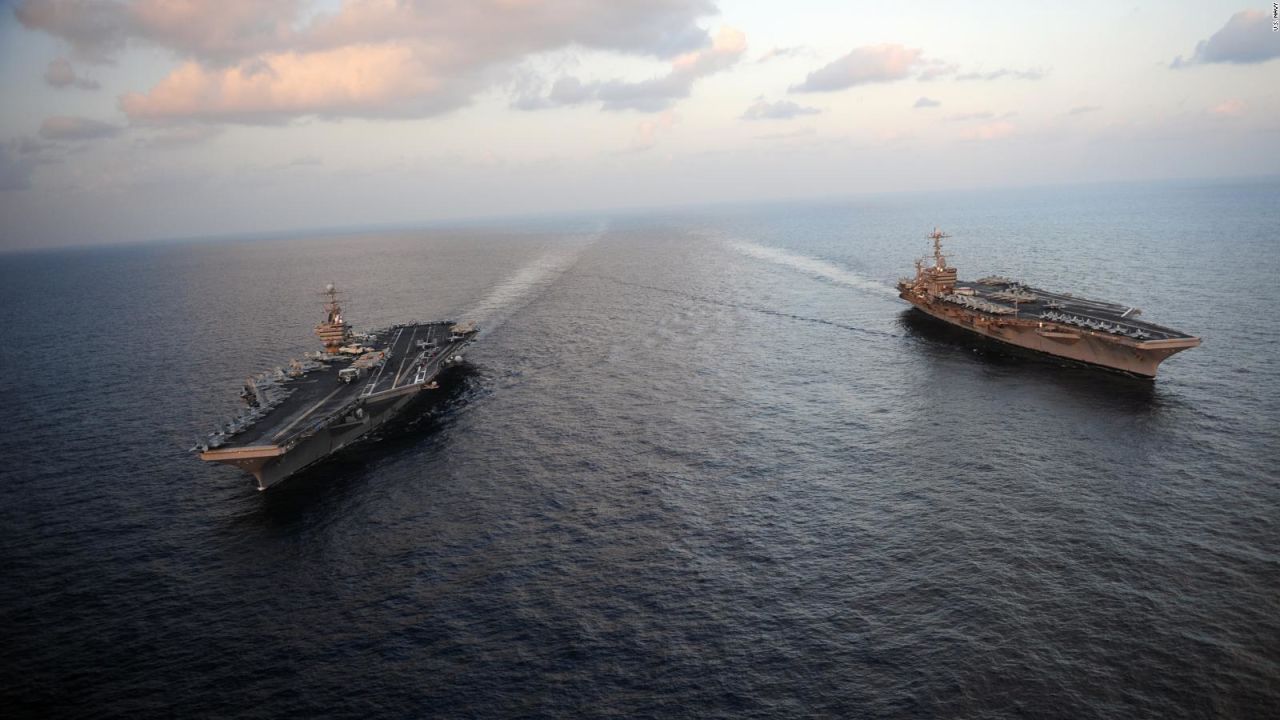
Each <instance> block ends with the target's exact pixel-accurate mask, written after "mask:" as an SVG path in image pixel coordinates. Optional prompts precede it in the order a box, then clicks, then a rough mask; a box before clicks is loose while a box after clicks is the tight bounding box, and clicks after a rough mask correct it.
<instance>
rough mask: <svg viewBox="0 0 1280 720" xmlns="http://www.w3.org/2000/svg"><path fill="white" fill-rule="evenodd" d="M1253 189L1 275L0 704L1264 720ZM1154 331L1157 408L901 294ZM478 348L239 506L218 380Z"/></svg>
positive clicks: (1036, 197)
mask: <svg viewBox="0 0 1280 720" xmlns="http://www.w3.org/2000/svg"><path fill="white" fill-rule="evenodd" d="M1277 208H1280V185H1278V184H1277V183H1275V182H1274V181H1271V182H1241V183H1178V184H1162V185H1120V186H1107V187H1091V188H1067V189H1045V190H1026V191H1008V192H987V193H963V194H957V195H908V196H886V197H881V198H867V199H861V200H856V201H841V202H830V203H815V204H807V205H777V206H763V207H741V208H730V207H726V208H717V209H713V210H704V211H688V212H683V213H678V214H670V215H661V214H651V215H636V216H614V217H597V218H587V219H581V220H563V221H541V222H538V223H530V224H529V225H526V226H523V227H516V226H509V227H502V228H498V227H495V228H487V229H486V228H478V227H471V228H467V229H455V230H450V229H431V230H419V231H396V232H390V231H388V232H381V233H372V234H366V235H344V236H306V237H298V238H295V239H286V240H280V239H276V240H270V241H260V242H251V241H245V242H226V241H224V242H207V243H187V244H161V245H145V246H134V247H119V248H108V249H93V250H76V251H59V252H47V253H37V254H22V255H5V256H0V327H3V328H4V338H5V339H4V342H3V343H0V359H2V361H3V363H2V372H0V397H3V398H5V399H6V408H5V414H4V416H5V421H4V423H3V428H4V429H3V432H0V467H2V468H3V471H2V472H3V480H2V481H0V543H2V545H0V550H2V556H0V633H2V634H3V635H2V637H0V639H2V640H3V653H0V657H2V658H3V660H0V678H2V679H0V687H2V688H3V691H2V696H0V700H2V701H3V705H2V707H3V708H4V710H3V713H2V714H5V715H9V716H20V715H77V716H103V717H107V716H119V717H140V716H237V717H281V716H301V717H306V716H337V717H353V716H371V715H377V716H392V717H425V716H440V717H572V716H592V717H599V716H625V717H633V716H656V717H733V718H738V717H797V716H826V717H990V718H1006V717H1061V718H1088V717H1160V718H1169V717H1276V716H1277V715H1278V714H1280V483H1278V473H1277V467H1280V401H1278V400H1277V387H1280V362H1278V361H1277V348H1280V321H1278V320H1277V319H1276V313H1277V311H1280V289H1278V288H1277V284H1276V278H1277V277H1280V262H1277V249H1278V248H1277V240H1276V230H1277V225H1278V224H1280V223H1277V217H1278V216H1277ZM935 224H936V225H938V226H941V227H943V228H944V229H946V230H948V231H950V232H952V233H954V234H955V235H956V238H955V240H954V241H952V243H951V248H952V252H951V256H952V257H953V259H954V261H955V263H956V264H957V265H958V266H959V267H960V268H961V272H962V275H963V276H967V277H976V276H979V275H985V274H988V273H993V272H999V273H1002V274H1007V275H1013V276H1017V277H1021V278H1022V279H1024V280H1026V281H1028V282H1030V283H1032V284H1035V285H1040V286H1044V287H1050V288H1055V289H1060V290H1066V291H1074V292H1077V293H1082V294H1090V295H1097V296H1102V297H1105V298H1108V299H1112V300H1115V301H1119V302H1126V303H1130V304H1133V305H1137V306H1140V307H1142V308H1143V309H1144V310H1145V314H1144V317H1145V318H1147V319H1149V320H1152V321H1154V322H1158V323H1163V324H1168V325H1172V326H1174V327H1177V328H1180V329H1183V330H1186V331H1190V332H1195V333H1198V334H1200V335H1202V336H1203V337H1204V340H1205V344H1204V346H1203V347H1201V348H1197V349H1194V350H1191V351H1188V352H1185V353H1182V354H1180V355H1177V356H1175V357H1174V358H1173V359H1171V360H1170V361H1168V362H1167V363H1166V364H1165V365H1164V366H1163V368H1162V370H1161V376H1160V378H1159V379H1158V380H1157V381H1156V382H1154V383H1148V382H1142V381H1135V380H1129V379H1126V378H1122V377H1115V376H1110V375H1105V374H1100V373H1098V372H1095V371H1088V370H1081V369H1071V368H1061V367H1058V366H1056V365H1054V364H1052V363H1048V362H1042V361H1037V360H1033V359H1028V358H1022V357H1011V356H1006V355H1004V354H1001V353H997V352H992V351H991V350H990V349H982V348H979V349H974V348H971V347H970V346H969V345H967V344H965V343H963V342H959V341H957V339H956V338H954V337H953V336H952V335H951V334H949V333H946V332H943V331H941V330H939V328H937V327H936V326H934V325H932V324H930V323H927V322H922V321H920V320H919V319H918V318H916V317H914V316H913V315H912V314H910V313H909V312H908V311H907V309H906V308H907V306H906V305H905V304H904V303H902V302H901V301H899V300H897V299H896V298H895V297H894V295H893V293H892V292H891V290H890V289H889V288H890V287H891V285H892V283H893V281H894V280H895V278H897V277H898V276H899V275H903V274H906V273H907V272H908V271H909V270H910V268H911V261H912V259H913V258H914V257H916V256H918V255H920V254H922V253H923V252H924V250H925V249H926V241H925V240H924V235H925V233H926V232H928V231H929V230H930V229H931V228H932V227H933V226H934V225H935ZM330 281H333V282H336V283H338V284H339V285H341V286H342V287H344V288H345V289H346V290H347V291H348V293H349V295H348V297H349V298H350V302H349V307H348V313H347V314H348V316H349V317H350V318H351V319H353V320H354V321H355V322H356V323H357V324H359V325H360V326H362V327H366V328H372V327H375V326H378V325H382V324H388V323H392V322H395V321H399V320H408V319H413V318H422V319H427V318H434V317H444V316H448V317H471V318H475V319H478V320H479V321H480V322H482V323H483V324H484V327H485V328H486V329H485V332H484V334H483V336H482V338H481V340H480V342H478V343H477V344H476V345H475V346H474V348H473V350H472V352H471V353H470V361H471V366H472V369H471V370H470V371H469V373H468V374H466V375H465V376H464V377H463V378H462V379H461V380H460V381H459V382H458V383H457V384H456V385H455V386H454V387H453V388H452V389H451V390H450V391H449V392H448V393H446V397H444V398H443V400H442V402H441V403H439V404H437V405H436V406H434V407H432V408H429V409H428V411H427V412H426V413H425V414H424V415H423V416H422V417H420V418H417V419H416V421H415V422H412V423H409V424H408V425H406V426H403V427H401V428H398V429H396V430H393V431H390V432H389V433H388V434H387V436H386V437H384V438H383V439H382V441H381V442H377V443H373V444H367V445H365V446H362V447H361V448H358V449H357V450H356V451H354V452H350V453H347V454H345V455H343V456H342V457H340V458H337V459H336V460H335V461H333V462H330V463H328V464H326V465H323V466H321V467H320V468H319V469H317V470H316V471H314V472H310V473H308V474H306V475H304V476H302V477H300V478H297V479H296V481H294V482H292V483H291V484H290V485H287V486H285V487H283V488H281V492H278V493H276V492H273V493H266V494H261V493H258V492H256V491H255V490H253V489H252V484H251V481H250V480H249V479H248V478H247V477H245V476H241V475H239V474H237V473H236V472H235V471H234V470H232V469H230V468H228V467H225V466H206V465H204V464H202V463H200V462H198V461H197V460H196V459H195V458H194V457H192V456H191V455H189V454H188V453H187V452H186V450H187V448H189V447H190V446H191V445H192V444H193V442H194V440H195V439H196V437H198V436H199V435H200V434H201V433H202V432H205V431H207V430H208V429H209V428H210V427H211V426H212V425H214V424H215V423H216V422H217V421H219V420H220V419H222V418H224V417H226V416H228V415H230V414H232V413H233V412H234V411H235V408H236V402H237V400H236V397H235V392H236V390H237V388H238V384H239V382H240V380H241V379H242V378H243V376H245V375H247V374H249V373H252V372H256V371H260V370H263V369H267V368H270V367H273V366H275V365H278V364H281V363H282V362H285V361H287V360H288V359H289V358H290V357H294V356H298V355H300V354H301V353H303V352H305V351H307V350H310V349H312V348H313V347H314V346H315V344H316V341H315V339H314V338H313V337H312V335H311V327H312V326H313V325H314V323H315V322H317V321H318V320H319V318H320V305H319V298H318V296H317V291H318V290H319V289H320V288H322V287H323V285H324V284H325V283H327V282H330Z"/></svg>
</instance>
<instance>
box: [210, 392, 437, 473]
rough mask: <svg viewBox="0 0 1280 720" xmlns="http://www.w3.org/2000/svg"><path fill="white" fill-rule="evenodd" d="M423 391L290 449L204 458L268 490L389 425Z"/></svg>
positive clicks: (368, 406) (367, 407)
mask: <svg viewBox="0 0 1280 720" xmlns="http://www.w3.org/2000/svg"><path fill="white" fill-rule="evenodd" d="M424 392H431V391H430V390H425V389H424V390H420V391H418V392H413V393H404V394H402V395H399V396H397V397H392V398H388V399H385V400H381V401H379V402H372V403H370V402H366V403H364V404H363V405H362V408H363V410H364V417H363V418H361V419H360V420H359V421H358V422H350V423H345V424H339V425H334V426H331V427H327V428H324V429H322V430H320V431H318V432H316V433H315V434H312V435H309V436H307V437H304V438H302V439H300V440H298V441H297V442H296V443H295V444H293V445H292V446H289V447H285V448H281V447H278V446H260V447H247V448H237V449H230V450H225V451H211V452H207V453H204V455H203V458H204V459H205V460H210V461H213V462H220V463H225V464H227V465H234V466H235V467H238V468H240V469H241V470H244V471H245V472H248V473H250V474H251V475H253V477H254V479H255V480H256V481H257V484H258V490H267V489H269V488H271V487H274V486H275V485H278V484H280V483H281V482H283V481H285V480H287V479H288V478H290V477H292V476H293V475H296V474H297V473H299V472H300V471H302V470H304V469H306V468H308V467H310V466H312V465H315V464H316V463H318V462H320V461H322V460H324V459H325V458H327V457H329V456H330V455H332V454H334V453H336V452H338V451H339V450H341V449H343V448H345V447H347V446H349V445H351V444H352V443H354V442H356V441H358V440H360V439H362V438H364V437H365V436H367V435H368V434H369V433H371V432H373V431H374V430H377V429H378V428H380V427H382V426H383V425H386V424H387V423H388V422H389V421H391V420H392V419H394V418H396V417H397V416H398V415H400V414H401V413H402V412H403V411H404V410H405V408H406V407H407V406H408V405H409V404H410V403H412V402H414V401H415V400H416V399H418V396H419V395H420V394H421V393H424Z"/></svg>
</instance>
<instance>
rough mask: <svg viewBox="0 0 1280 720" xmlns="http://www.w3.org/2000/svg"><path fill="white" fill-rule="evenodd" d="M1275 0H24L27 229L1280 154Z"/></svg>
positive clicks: (1092, 173)
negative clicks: (1252, 0) (1250, 1)
mask: <svg viewBox="0 0 1280 720" xmlns="http://www.w3.org/2000/svg"><path fill="white" fill-rule="evenodd" d="M1278 79H1280V33H1277V32H1273V19H1272V6H1271V3H1269V2H1268V3H1266V4H1265V5H1264V4H1262V3H1254V4H1242V3H1241V2H1240V0H1231V1H1227V2H1220V1H1218V0H1201V1H1199V2H1175V1H1172V0H1167V1H1165V2H1153V3H1140V4H1130V3H1124V2H1109V1H1102V0H1076V1H1075V2H1070V3H1060V2H1059V3H1049V2H1027V1H1014V0H1009V1H1003V2H1001V1H992V2H971V3H958V2H927V1H920V2H912V3H897V2H856V1H852V0H846V1H843V2H831V1H822V0H791V1H789V2H764V1H761V0H720V1H719V2H712V1H711V0H647V1H639V0H637V1H634V2H632V1H630V0H612V1H610V0H598V1H595V2H593V1H592V0H421V1H419V2H413V1H412V0H400V1H399V2H396V1H394V0H343V1H341V2H339V1H338V0H328V1H324V2H307V1H306V0H298V1H296V2H290V1H288V0H278V1H275V2H266V1H265V0H264V1H263V2H249V1H246V0H26V1H25V2H16V3H14V2H0V91H2V93H3V103H2V104H0V248H9V249H12V248H21V247H33V246H54V245H66V244H76V245H79V244H91V243H103V242H118V241H129V240H144V239H153V238H168V237H173V238H177V237H192V236H210V235H221V234H233V233H243V232H273V231H281V230H288V229H293V228H323V227H330V226H346V227H350V226H360V225H363V224H394V223H413V222H420V221H431V220H440V219H449V218H463V217H475V218H484V217H490V216H506V215H519V214H526V213H542V212H557V213H559V212H567V213H572V212H575V211H595V210H601V209H608V208H626V207H641V206H667V205H687V204H698V203H709V202H721V201H751V200H763V199H786V198H796V197H815V196H841V195H852V194H857V193H863V192H875V191H900V190H911V189H929V190H947V189H957V190H960V189H967V188H973V187H985V186H1020V185H1042V184H1054V183H1074V182H1093V181H1109V180H1128V179H1159V178H1182V177H1234V176H1251V175H1264V174H1273V173H1276V172H1280V95H1278V93H1280V83H1278V82H1277V80H1278Z"/></svg>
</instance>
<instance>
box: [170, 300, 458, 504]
mask: <svg viewBox="0 0 1280 720" xmlns="http://www.w3.org/2000/svg"><path fill="white" fill-rule="evenodd" d="M326 294H327V296H328V302H327V303H326V304H325V310H326V311H327V317H326V319H325V321H324V322H323V323H321V324H320V325H318V326H317V327H316V334H317V335H318V336H319V337H320V339H321V341H323V343H324V352H322V353H321V352H317V353H314V354H312V355H310V356H308V358H307V359H306V360H305V361H303V362H299V361H296V360H295V361H293V362H291V363H290V365H289V369H288V370H285V369H284V368H277V369H276V371H275V372H274V373H267V374H264V375H260V376H257V377H253V378H249V379H248V380H247V381H246V382H245V386H244V389H243V390H242V391H241V393H240V396H241V397H242V398H244V400H245V403H246V404H247V406H248V407H247V408H246V410H245V412H244V413H243V414H242V415H240V416H239V417H237V418H235V419H233V420H231V421H229V422H228V423H226V424H225V425H223V426H222V427H220V428H219V429H218V430H217V431H215V432H214V433H212V434H211V435H210V436H209V437H208V438H207V439H206V440H205V441H204V442H202V443H200V444H198V445H197V446H196V448H195V450H197V451H198V452H199V453H200V459H201V460H206V461H209V462H220V463H226V464H228V465H234V466H236V467H238V468H240V469H242V470H245V471H246V472H249V473H251V474H252V475H253V476H254V478H255V479H257V481H258V489H259V490H266V489H267V488H269V487H271V486H273V485H275V484H277V483H279V482H280V481H282V480H284V479H285V478H287V477H289V476H290V475H293V474H294V473H296V472H297V471H299V470H301V469H303V468H305V467H307V466H309V465H312V464H314V463H316V462H318V461H320V460H322V459H324V458H325V457H327V456H329V455H330V454H332V453H334V452H336V451H337V450H339V449H341V448H343V447H345V446H347V445H350V444H351V443H352V442H355V441H356V440H358V439H360V438H361V437H363V436H365V435H367V434H368V433H369V432H370V431H372V430H374V429H375V428H377V427H379V426H381V425H383V424H384V423H386V422H387V421H388V420H390V419H392V418H393V417H395V416H396V415H397V414H399V413H400V412H401V411H402V410H403V409H404V408H405V406H406V405H408V404H409V403H410V402H411V401H412V400H414V399H415V398H416V397H418V395H419V394H420V393H422V392H425V391H431V390H435V389H437V388H438V385H437V383H436V378H437V377H438V376H439V375H440V373H441V372H443V371H444V370H445V369H447V368H448V367H450V366H452V365H455V364H457V363H459V362H461V361H462V356H461V354H460V351H461V350H462V349H463V347H465V346H466V345H467V344H468V343H470V342H471V341H472V340H473V339H474V338H475V335H476V332H477V331H476V327H475V326H474V325H472V324H470V323H466V324H455V323H453V322H452V321H447V320H446V321H437V322H426V323H417V322H415V323H408V324H404V325H396V326H394V327H391V328H387V329H385V330H381V331H378V332H376V333H371V334H368V335H356V334H354V333H352V331H351V328H350V326H348V325H347V323H346V321H345V320H343V317H342V308H341V306H340V305H339V303H338V295H339V293H338V291H337V289H335V288H334V286H333V285H330V286H329V287H328V288H327V289H326Z"/></svg>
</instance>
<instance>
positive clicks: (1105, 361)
mask: <svg viewBox="0 0 1280 720" xmlns="http://www.w3.org/2000/svg"><path fill="white" fill-rule="evenodd" d="M948 237H950V236H949V235H947V234H945V233H942V232H940V231H938V230H937V229H936V228H935V229H934V231H933V233H932V234H930V235H929V238H930V239H931V240H932V241H933V257H932V258H922V259H920V260H917V261H916V274H915V277H905V278H902V279H901V280H899V281H898V297H900V298H902V299H903V300H906V301H907V302H909V303H911V304H912V305H914V306H915V307H916V309H918V310H920V311H921V312H923V313H926V314H928V315H930V316H932V317H934V318H937V319H939V320H941V321H943V322H946V323H949V324H951V325H954V326H956V327H958V328H961V329H964V330H968V331H970V332H973V333H976V334H978V335H981V336H983V337H986V338H990V339H992V340H996V341H999V342H1003V343H1008V344H1010V345H1014V346H1017V347H1021V348H1025V349H1028V350H1034V351H1038V352H1042V353H1046V354H1049V355H1053V356H1056V357H1060V358H1066V359H1069V360H1073V361H1076V362H1082V363H1087V364H1090V365H1097V366H1101V367H1104V368H1108V369H1111V370H1117V371H1120V372H1124V373H1129V374H1132V375H1137V376H1140V377H1144V378H1154V377H1155V375H1156V369H1157V368H1158V367H1159V365H1160V363H1161V362H1163V361H1164V360H1165V359H1167V358H1168V357H1169V356H1170V355H1173V354H1174V353H1177V352H1181V351H1183V350H1186V349H1187V348H1193V347H1196V346H1197V345H1199V344H1200V338H1198V337H1194V336H1192V335H1188V334H1186V333H1183V332H1180V331H1178V330H1172V329H1170V328H1167V327H1162V326H1160V325H1155V324H1152V323H1148V322H1144V321H1141V320H1138V319H1137V316H1138V314H1139V313H1141V310H1139V309H1137V308H1134V307H1128V306H1125V305H1119V304H1116V303H1112V302H1106V301H1102V300H1090V299H1087V298H1082V297H1078V296H1075V295H1071V294H1068V293H1057V292H1050V291H1048V290H1041V289H1040V288H1034V287H1029V286H1027V285H1024V284H1023V283H1020V282H1018V281H1016V280H1010V279H1009V278H1004V277H999V276H994V275H993V276H988V277H984V278H980V279H978V280H975V281H972V282H969V281H960V280H958V279H957V273H956V269H955V268H954V267H951V266H950V265H948V264H947V259H946V257H945V256H943V254H942V240H943V239H944V238H948Z"/></svg>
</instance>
